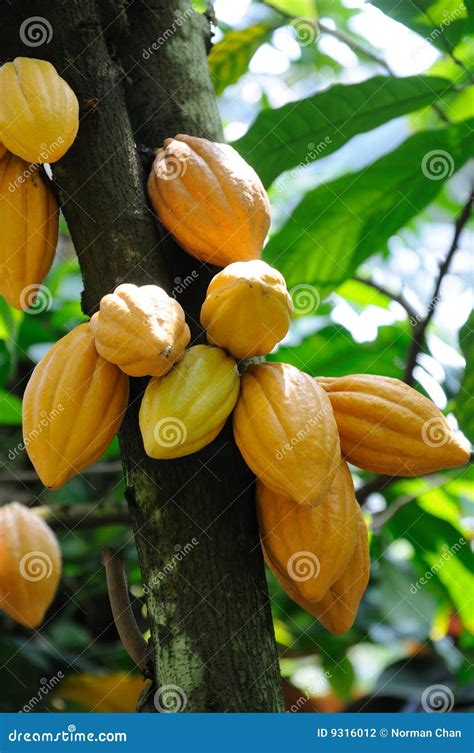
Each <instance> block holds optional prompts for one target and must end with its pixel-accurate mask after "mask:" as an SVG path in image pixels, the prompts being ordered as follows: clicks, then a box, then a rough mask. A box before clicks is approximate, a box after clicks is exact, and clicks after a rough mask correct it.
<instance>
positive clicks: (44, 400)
mask: <svg viewBox="0 0 474 753" xmlns="http://www.w3.org/2000/svg"><path fill="white" fill-rule="evenodd" d="M128 383H129V380H128V377H127V376H126V374H124V373H123V371H121V370H120V369H119V368H118V367H117V366H114V365H113V364H111V363H108V362H107V361H105V360H104V359H103V358H101V356H99V354H98V353H97V351H96V349H95V345H94V337H93V335H92V332H91V328H90V324H80V325H79V326H78V327H76V328H75V329H73V330H72V332H69V334H67V335H66V336H65V337H62V338H61V340H59V341H58V342H57V343H56V344H55V345H53V347H52V348H50V350H49V351H48V352H47V353H46V355H45V356H44V358H43V359H42V360H41V361H40V362H39V364H38V365H37V366H36V368H35V369H34V371H33V374H32V375H31V377H30V380H29V382H28V384H27V387H26V390H25V394H24V397H23V437H24V444H25V447H26V450H27V452H28V455H29V457H30V460H31V462H32V463H33V465H34V467H35V469H36V472H37V474H38V476H39V477H40V479H41V481H42V482H43V484H44V485H45V486H49V487H51V488H53V489H57V488H59V487H60V486H63V484H65V483H66V481H68V480H69V479H70V478H72V477H73V476H75V475H76V474H78V473H80V472H81V471H83V470H84V469H85V468H87V467H88V466H89V465H92V463H95V462H96V461H97V460H98V459H99V458H100V457H101V455H103V453H104V452H105V450H106V449H107V447H108V446H109V444H110V442H111V441H112V439H113V438H114V436H115V435H116V434H117V432H118V430H119V428H120V424H121V423H122V419H123V416H124V413H125V409H126V407H127V402H128Z"/></svg>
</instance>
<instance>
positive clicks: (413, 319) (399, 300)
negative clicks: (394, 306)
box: [353, 276, 418, 323]
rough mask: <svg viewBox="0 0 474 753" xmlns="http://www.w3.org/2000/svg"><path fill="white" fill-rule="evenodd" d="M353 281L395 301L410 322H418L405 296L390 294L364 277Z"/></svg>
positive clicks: (381, 286)
mask: <svg viewBox="0 0 474 753" xmlns="http://www.w3.org/2000/svg"><path fill="white" fill-rule="evenodd" d="M353 279H354V280H355V281H356V282H363V283H364V285H368V286H369V287H370V288H374V290H378V292H379V293H382V295H386V296H387V298H391V299H392V301H396V303H399V304H400V306H402V307H403V308H404V309H405V311H406V312H407V314H408V317H409V318H410V323H411V322H416V321H417V320H418V313H417V312H416V311H415V309H414V308H413V306H412V305H411V303H408V301H407V300H406V298H405V296H404V295H403V294H402V293H392V292H391V291H390V290H387V288H386V287H384V286H383V285H379V283H378V282H374V281H373V280H370V279H365V278H364V277H357V276H355V277H353Z"/></svg>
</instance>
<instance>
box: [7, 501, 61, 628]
mask: <svg viewBox="0 0 474 753" xmlns="http://www.w3.org/2000/svg"><path fill="white" fill-rule="evenodd" d="M60 577H61V551H60V549H59V544H58V541H57V539H56V536H55V535H54V533H53V531H52V530H51V528H50V527H49V526H48V525H47V524H46V523H45V522H44V520H41V518H39V517H38V515H36V514H35V513H34V512H33V511H32V510H30V509H28V507H25V506H24V505H20V504H19V503H18V502H11V503H10V504H8V505H4V506H3V507H0V609H3V611H4V612H6V613H7V614H8V615H10V617H12V618H13V619H14V620H15V621H16V622H19V623H20V624H21V625H24V626H25V627H29V628H35V627H37V626H38V625H39V624H40V623H41V622H42V621H43V618H44V614H45V612H46V610H47V609H48V607H49V605H50V604H51V602H52V600H53V598H54V595H55V593H56V588H57V585H58V582H59V579H60Z"/></svg>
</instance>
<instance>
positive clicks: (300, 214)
mask: <svg viewBox="0 0 474 753" xmlns="http://www.w3.org/2000/svg"><path fill="white" fill-rule="evenodd" d="M473 125H474V121H468V122H467V123H459V124H456V125H453V126H450V127H448V128H445V129H442V130H438V131H424V132H422V133H418V134H416V135H415V136H412V137H411V138H409V139H407V141H405V142H404V143H403V144H402V145H401V146H399V147H398V148H397V149H395V151H393V152H390V154H387V155H385V156H384V157H382V158H381V159H379V160H377V161H376V162H374V163H373V164H372V165H370V166H369V167H367V168H365V169H364V170H362V171H360V172H359V173H350V174H348V175H344V176H343V177H342V178H338V179H337V180H334V181H332V182H331V183H326V184H323V185H321V186H319V187H318V188H316V189H315V190H313V191H311V192H310V193H308V194H307V195H306V196H305V197H304V199H303V200H302V201H301V202H300V204H298V206H297V207H296V209H295V210H294V212H293V214H292V215H291V217H290V218H289V220H288V221H287V222H286V224H285V225H284V226H283V227H282V228H281V230H280V231H279V232H278V233H277V234H276V235H274V236H273V237H272V238H271V239H270V242H269V243H268V245H267V246H266V248H265V250H264V259H265V260H266V261H268V262H270V264H273V266H275V267H277V268H278V269H279V270H280V271H281V272H282V273H283V274H284V276H285V277H286V281H287V284H288V286H289V287H293V286H296V285H298V284H306V285H308V284H309V285H313V286H315V287H316V289H317V292H318V294H319V296H320V297H321V298H323V297H324V296H326V295H327V294H328V293H330V292H332V291H333V290H335V289H336V288H337V287H338V286H339V285H340V284H341V283H342V282H344V280H346V279H348V278H349V277H352V275H353V274H354V272H355V271H356V269H357V268H358V267H359V265H360V264H361V263H362V262H363V261H364V260H365V259H367V258H368V257H369V256H371V255H372V254H374V253H377V252H378V251H380V250H382V248H383V246H384V244H385V243H386V242H387V240H388V239H389V238H390V237H391V236H392V235H393V234H394V233H396V231H397V230H399V229H400V228H402V227H403V226H404V225H406V224H407V223H408V222H409V221H410V220H411V219H412V218H413V217H415V216H416V215H417V214H419V213H420V212H421V211H422V209H424V208H425V206H426V205H427V204H429V203H430V202H431V201H432V200H433V199H434V198H435V197H436V195H437V194H438V192H439V190H440V189H441V187H442V185H443V184H444V183H445V181H446V180H447V179H448V178H449V177H450V176H451V175H452V174H453V173H454V171H455V170H459V169H460V167H462V165H463V164H464V163H465V162H466V161H467V160H468V159H469V157H470V156H472V155H473V154H474V129H473Z"/></svg>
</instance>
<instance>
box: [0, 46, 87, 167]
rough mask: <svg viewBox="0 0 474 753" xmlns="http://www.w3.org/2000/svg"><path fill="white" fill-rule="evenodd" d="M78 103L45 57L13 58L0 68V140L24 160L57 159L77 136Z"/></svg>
mask: <svg viewBox="0 0 474 753" xmlns="http://www.w3.org/2000/svg"><path fill="white" fill-rule="evenodd" d="M78 128H79V103H78V101H77V97H76V95H75V94H74V92H73V90H72V89H71V87H70V86H69V84H68V83H66V81H65V80H64V79H63V78H62V77H61V76H60V75H59V74H58V72H57V71H56V68H55V67H54V65H52V64H51V63H48V61H47V60H38V59H36V58H15V60H14V61H13V62H12V63H5V65H2V67H1V68H0V140H1V141H2V143H3V144H4V145H5V146H6V147H7V149H9V150H10V151H11V152H13V154H17V155H18V156H19V157H22V159H24V160H26V161H27V162H56V161H57V160H58V159H60V158H61V157H62V156H63V155H64V154H66V152H67V151H68V149H69V147H70V146H71V145H72V143H73V141H74V139H75V138H76V134H77V130H78Z"/></svg>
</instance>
